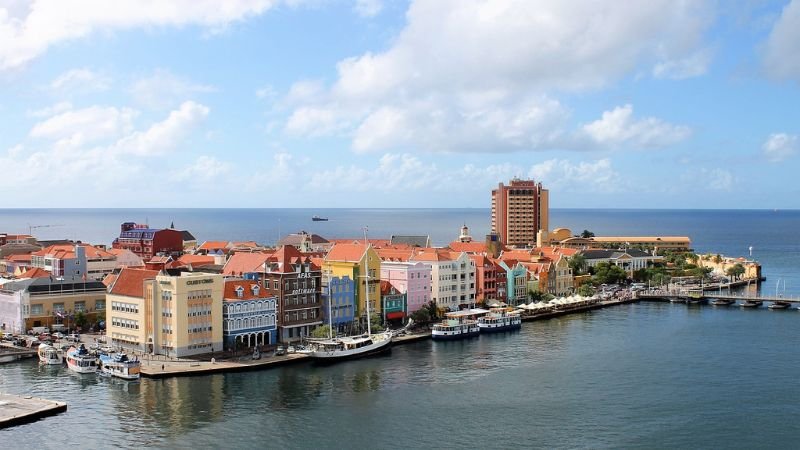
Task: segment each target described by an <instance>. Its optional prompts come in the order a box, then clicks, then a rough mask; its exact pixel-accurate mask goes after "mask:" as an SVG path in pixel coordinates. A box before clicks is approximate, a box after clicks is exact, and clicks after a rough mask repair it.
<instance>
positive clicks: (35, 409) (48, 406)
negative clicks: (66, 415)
mask: <svg viewBox="0 0 800 450" xmlns="http://www.w3.org/2000/svg"><path fill="white" fill-rule="evenodd" d="M66 410H67V404H66V403H62V402H54V401H52V400H45V399H43V398H37V397H31V396H21V395H10V394H0V429H3V428H7V427H12V426H15V425H20V424H23V423H28V422H33V421H36V420H39V419H41V418H43V417H47V416H52V415H55V414H59V413H62V412H64V411H66ZM8 444H9V448H10V447H12V445H11V443H8ZM18 444H19V443H18Z"/></svg>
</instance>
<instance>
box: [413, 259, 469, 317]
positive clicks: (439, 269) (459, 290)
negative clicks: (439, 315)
mask: <svg viewBox="0 0 800 450" xmlns="http://www.w3.org/2000/svg"><path fill="white" fill-rule="evenodd" d="M411 262H422V263H424V264H426V265H428V266H430V268H431V300H433V301H434V302H435V303H436V306H437V307H438V308H439V309H440V310H442V311H457V310H459V309H460V308H466V307H470V306H472V305H473V304H474V303H475V262H474V261H473V260H471V259H470V258H469V255H467V254H466V253H464V252H453V251H450V250H444V249H436V248H425V249H417V250H416V251H415V253H414V255H413V256H412V257H411Z"/></svg>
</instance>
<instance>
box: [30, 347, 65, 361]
mask: <svg viewBox="0 0 800 450" xmlns="http://www.w3.org/2000/svg"><path fill="white" fill-rule="evenodd" d="M37 353H38V355H39V362H40V363H42V364H47V365H53V366H54V365H61V364H62V363H63V362H64V361H63V359H62V358H61V355H60V354H58V349H57V348H55V347H53V346H52V345H50V344H45V343H41V344H39V350H38V351H37Z"/></svg>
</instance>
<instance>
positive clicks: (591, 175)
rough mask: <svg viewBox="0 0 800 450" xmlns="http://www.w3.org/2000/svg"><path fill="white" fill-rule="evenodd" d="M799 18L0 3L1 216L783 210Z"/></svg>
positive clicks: (288, 3)
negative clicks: (500, 202)
mask: <svg viewBox="0 0 800 450" xmlns="http://www.w3.org/2000/svg"><path fill="white" fill-rule="evenodd" d="M798 105H800V0H791V1H786V0H784V1H760V0H740V1H706V0H686V1H681V0H647V1H632V2H617V1H605V2H602V1H600V2H598V1H588V0H587V1H580V0H553V1H549V0H490V1H478V0H412V1H402V0H227V1H219V0H173V1H157V0H115V1H114V2H107V1H105V0H82V1H78V0H0V170H1V171H2V172H0V173H2V176H0V189H2V192H3V193H4V195H3V196H2V197H0V198H2V200H1V201H0V208H2V207H9V208H26V207H31V208H40V207H100V208H102V207H166V208H171V207H236V208H247V207H258V208H269V207H320V208H321V207H370V208H376V207H402V208H414V207H459V208H461V207H476V208H488V207H489V205H490V199H491V197H490V191H491V189H492V188H493V187H496V186H497V184H498V183H499V182H506V183H507V182H508V180H509V179H511V178H512V177H521V178H533V179H535V180H536V181H540V182H542V183H543V185H544V186H545V187H546V188H548V189H549V190H550V206H551V207H553V208H770V209H772V208H781V209H789V208H800V182H797V181H796V179H797V176H798V169H799V168H800V159H799V158H800V155H798V153H800V138H798V135H800V109H799V108H798Z"/></svg>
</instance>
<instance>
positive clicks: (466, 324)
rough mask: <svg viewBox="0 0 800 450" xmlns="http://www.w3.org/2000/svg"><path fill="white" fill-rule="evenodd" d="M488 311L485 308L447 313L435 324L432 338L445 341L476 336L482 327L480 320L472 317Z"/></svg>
mask: <svg viewBox="0 0 800 450" xmlns="http://www.w3.org/2000/svg"><path fill="white" fill-rule="evenodd" d="M487 312H489V311H487V310H485V309H466V310H463V311H457V312H450V313H447V314H446V315H445V319H444V320H443V321H441V322H439V323H437V324H435V325H434V326H433V330H432V332H431V339H433V340H434V341H445V340H452V339H464V338H470V337H475V336H477V335H478V334H480V332H481V329H480V328H479V327H478V321H477V320H476V319H473V318H472V317H476V316H483V315H485V314H486V313H487Z"/></svg>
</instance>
